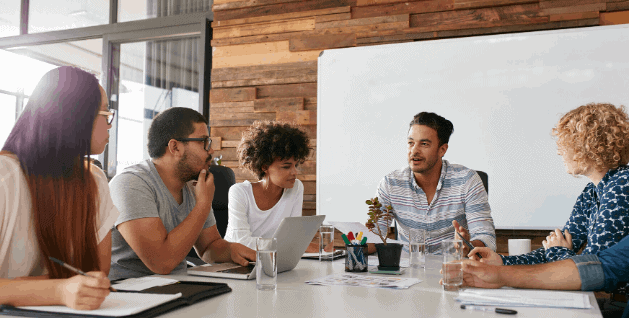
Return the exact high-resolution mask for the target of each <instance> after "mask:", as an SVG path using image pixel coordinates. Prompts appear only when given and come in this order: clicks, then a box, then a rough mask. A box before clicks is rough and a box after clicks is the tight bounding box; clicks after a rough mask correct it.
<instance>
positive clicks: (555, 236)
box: [542, 229, 572, 249]
mask: <svg viewBox="0 0 629 318" xmlns="http://www.w3.org/2000/svg"><path fill="white" fill-rule="evenodd" d="M564 234H565V237H564ZM564 234H562V233H561V230H559V229H555V231H553V232H550V234H549V235H548V236H546V240H544V241H542V245H543V246H544V248H545V249H549V248H551V247H553V246H563V247H566V248H569V249H572V235H571V234H570V232H568V230H565V231H564Z"/></svg>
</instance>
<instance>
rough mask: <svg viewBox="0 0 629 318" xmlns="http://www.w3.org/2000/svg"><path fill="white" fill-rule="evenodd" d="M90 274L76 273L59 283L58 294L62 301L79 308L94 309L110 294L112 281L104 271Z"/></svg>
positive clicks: (68, 305) (66, 304)
mask: <svg viewBox="0 0 629 318" xmlns="http://www.w3.org/2000/svg"><path fill="white" fill-rule="evenodd" d="M87 274H88V275H89V277H88V276H83V275H76V276H73V277H70V278H68V279H64V280H62V281H61V284H59V287H58V292H57V295H59V296H60V298H61V299H60V302H61V303H62V304H64V305H65V306H67V307H70V308H73V309H77V310H94V309H97V308H98V307H100V305H101V304H102V303H103V301H105V297H107V295H109V286H110V282H109V279H108V278H107V275H105V273H103V272H96V271H94V272H88V273H87Z"/></svg>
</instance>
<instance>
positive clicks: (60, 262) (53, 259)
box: [48, 256, 117, 292]
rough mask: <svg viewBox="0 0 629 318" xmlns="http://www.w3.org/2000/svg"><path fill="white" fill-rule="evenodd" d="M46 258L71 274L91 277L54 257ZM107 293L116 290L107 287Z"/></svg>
mask: <svg viewBox="0 0 629 318" xmlns="http://www.w3.org/2000/svg"><path fill="white" fill-rule="evenodd" d="M48 258H50V260H51V261H53V262H55V263H57V264H59V265H61V266H63V267H65V268H67V269H69V270H71V271H73V272H75V273H77V274H79V275H83V276H87V277H92V276H90V275H87V273H85V272H84V271H82V270H80V269H78V268H75V267H72V266H70V265H68V264H66V263H65V262H63V261H60V260H58V259H56V258H54V257H52V256H49V257H48ZM109 291H112V292H117V290H116V289H115V288H113V287H111V286H109Z"/></svg>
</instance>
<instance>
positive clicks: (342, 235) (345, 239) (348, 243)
mask: <svg viewBox="0 0 629 318" xmlns="http://www.w3.org/2000/svg"><path fill="white" fill-rule="evenodd" d="M341 238H342V239H343V242H345V245H352V243H350V242H349V240H348V239H347V236H345V234H341Z"/></svg>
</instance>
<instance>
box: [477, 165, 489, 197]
mask: <svg viewBox="0 0 629 318" xmlns="http://www.w3.org/2000/svg"><path fill="white" fill-rule="evenodd" d="M476 173H477V174H478V176H479V177H480V180H481V181H483V185H484V186H485V191H486V192H487V194H489V185H488V184H489V180H488V178H489V176H487V173H485V172H483V171H480V170H476Z"/></svg>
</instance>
